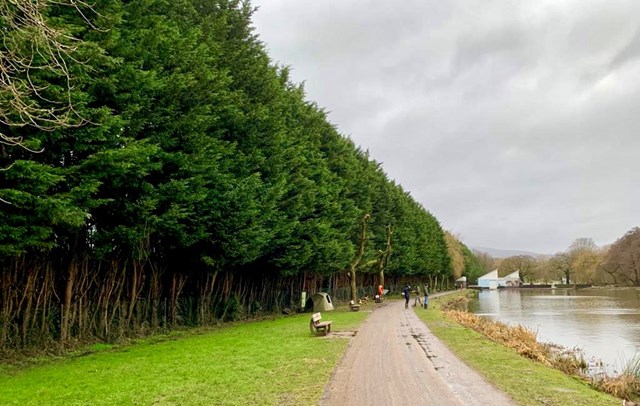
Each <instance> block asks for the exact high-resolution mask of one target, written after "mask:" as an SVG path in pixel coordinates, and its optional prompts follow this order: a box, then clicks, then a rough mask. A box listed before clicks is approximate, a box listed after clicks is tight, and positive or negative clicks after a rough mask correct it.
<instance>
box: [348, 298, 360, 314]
mask: <svg viewBox="0 0 640 406" xmlns="http://www.w3.org/2000/svg"><path fill="white" fill-rule="evenodd" d="M349 310H351V311H352V312H357V311H359V310H360V305H359V304H357V303H356V302H355V300H352V301H350V302H349Z"/></svg>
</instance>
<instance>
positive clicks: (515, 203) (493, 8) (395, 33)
mask: <svg viewBox="0 0 640 406" xmlns="http://www.w3.org/2000/svg"><path fill="white" fill-rule="evenodd" d="M252 4H253V5H254V6H257V7H259V9H258V11H257V12H256V13H255V14H254V24H255V27H256V31H257V33H258V35H259V37H260V39H261V40H262V41H263V42H264V43H265V45H266V48H267V50H268V52H269V55H270V56H271V58H272V60H273V61H274V62H275V63H279V64H281V65H289V66H290V67H291V68H292V78H293V80H294V81H295V82H305V89H306V91H307V97H308V99H309V100H312V101H315V102H317V103H318V105H319V106H321V107H323V108H325V109H326V110H327V111H328V112H329V120H330V121H331V122H332V123H334V124H335V125H336V126H337V127H338V129H339V131H340V132H341V133H342V134H344V135H345V136H348V137H350V138H351V139H352V140H353V141H354V142H355V143H356V144H357V145H359V146H360V147H362V148H363V149H368V150H369V152H370V154H371V157H372V158H373V159H375V160H376V161H378V162H382V164H383V168H384V170H385V172H386V173H387V174H388V175H389V177H390V178H391V179H395V181H396V182H397V183H400V184H401V185H402V186H403V187H404V188H405V189H406V190H408V191H410V192H411V194H412V196H413V197H414V198H415V199H416V200H417V201H419V202H421V203H422V204H423V205H424V207H425V208H426V209H427V210H429V211H430V212H431V213H432V214H434V215H435V216H436V217H437V218H438V220H439V221H440V223H441V225H442V226H443V228H445V229H447V230H450V231H452V232H453V233H455V234H457V235H458V236H459V237H460V238H461V239H462V241H463V242H464V243H465V244H466V245H468V246H471V247H478V246H482V247H493V248H501V249H517V250H527V251H533V252H538V253H549V254H553V253H556V252H559V251H564V250H566V249H567V248H568V246H569V245H570V244H571V242H572V241H573V240H575V239H576V238H580V237H589V238H593V240H594V241H595V243H596V244H598V245H604V244H609V243H611V242H613V241H615V240H616V239H617V238H619V237H621V236H622V235H623V234H624V233H625V232H626V231H628V230H629V229H631V228H632V227H635V226H640V182H639V181H638V180H639V177H640V156H639V155H640V133H639V131H638V129H639V127H640V1H636V0H629V1H622V0H616V1H611V0H603V1H589V0H575V1H558V0H552V1H542V0H535V1H513V0H505V1H490V0H478V1H471V0H460V1H449V0H435V1H431V0H402V1H400V0H398V1H373V0H369V1H367V0H288V1H285V0H259V1H256V0H254V1H253V2H252Z"/></svg>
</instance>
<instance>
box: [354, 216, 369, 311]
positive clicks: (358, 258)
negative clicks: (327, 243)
mask: <svg viewBox="0 0 640 406" xmlns="http://www.w3.org/2000/svg"><path fill="white" fill-rule="evenodd" d="M370 218H371V215H370V214H369V213H367V214H365V215H364V216H363V217H362V232H361V234H360V246H359V247H358V254H357V255H356V257H355V258H354V259H353V261H351V263H350V264H349V278H350V279H351V280H350V281H349V282H350V283H349V284H350V286H351V300H354V301H357V300H358V287H357V285H356V269H357V268H358V264H359V263H360V261H361V260H362V256H363V255H364V245H365V243H366V241H367V221H369V219H370Z"/></svg>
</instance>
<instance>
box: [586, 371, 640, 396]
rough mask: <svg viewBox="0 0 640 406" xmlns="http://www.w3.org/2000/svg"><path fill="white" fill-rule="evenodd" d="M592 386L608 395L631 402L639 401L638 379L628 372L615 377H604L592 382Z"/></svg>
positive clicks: (639, 381) (639, 383)
mask: <svg viewBox="0 0 640 406" xmlns="http://www.w3.org/2000/svg"><path fill="white" fill-rule="evenodd" d="M592 384H593V386H595V387H596V388H597V389H599V390H601V391H603V392H606V393H608V394H610V395H613V396H616V397H619V398H622V399H627V400H632V401H640V377H638V376H635V375H632V374H630V373H628V372H623V373H622V374H620V375H618V376H615V377H609V376H607V377H604V378H601V379H597V380H594V381H593V382H592Z"/></svg>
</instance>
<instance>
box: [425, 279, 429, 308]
mask: <svg viewBox="0 0 640 406" xmlns="http://www.w3.org/2000/svg"><path fill="white" fill-rule="evenodd" d="M428 307H429V285H428V284H426V283H425V284H424V308H425V309H427V308H428Z"/></svg>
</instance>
